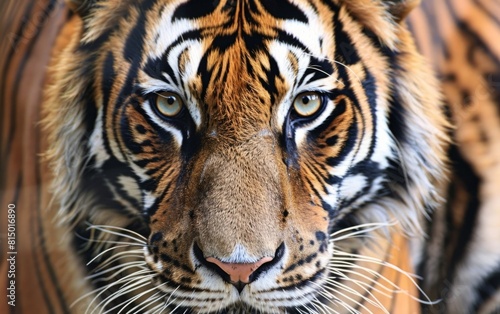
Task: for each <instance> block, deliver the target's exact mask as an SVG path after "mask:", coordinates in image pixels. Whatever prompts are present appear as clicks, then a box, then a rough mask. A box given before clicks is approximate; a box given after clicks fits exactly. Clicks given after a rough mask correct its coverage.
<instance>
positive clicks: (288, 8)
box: [260, 0, 309, 23]
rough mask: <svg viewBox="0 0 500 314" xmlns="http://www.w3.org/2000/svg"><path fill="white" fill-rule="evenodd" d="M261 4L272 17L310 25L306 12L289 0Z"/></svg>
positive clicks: (274, 0)
mask: <svg viewBox="0 0 500 314" xmlns="http://www.w3.org/2000/svg"><path fill="white" fill-rule="evenodd" d="M260 4H261V5H262V6H263V7H264V9H265V10H266V11H267V12H269V13H270V14H271V15H272V16H274V17H276V18H278V19H283V20H297V21H299V22H302V23H308V22H309V20H308V19H307V17H306V16H305V14H304V12H302V10H301V9H299V8H298V7H297V6H295V5H293V4H292V3H290V2H289V1H287V0H273V1H261V2H260Z"/></svg>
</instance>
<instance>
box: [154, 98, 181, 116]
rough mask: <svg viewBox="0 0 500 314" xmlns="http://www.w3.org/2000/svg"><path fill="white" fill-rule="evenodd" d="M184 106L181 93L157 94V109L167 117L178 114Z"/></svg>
mask: <svg viewBox="0 0 500 314" xmlns="http://www.w3.org/2000/svg"><path fill="white" fill-rule="evenodd" d="M183 106H184V104H183V102H182V99H181V97H180V96H179V95H177V94H174V93H171V92H162V93H157V94H156V109H158V112H159V113H161V114H162V115H164V116H165V117H169V118H171V117H174V116H176V115H177V114H178V113H179V112H180V111H181V109H182V107H183Z"/></svg>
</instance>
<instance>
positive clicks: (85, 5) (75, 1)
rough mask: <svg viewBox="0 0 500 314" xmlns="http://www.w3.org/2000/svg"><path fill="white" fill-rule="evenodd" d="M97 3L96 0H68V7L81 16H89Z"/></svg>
mask: <svg viewBox="0 0 500 314" xmlns="http://www.w3.org/2000/svg"><path fill="white" fill-rule="evenodd" d="M96 3H97V1H96V0H66V4H67V5H68V7H69V8H70V9H71V10H72V11H73V12H75V13H76V14H78V15H80V16H81V17H85V16H87V15H88V14H89V13H90V11H91V9H92V8H93V7H94V6H95V5H96Z"/></svg>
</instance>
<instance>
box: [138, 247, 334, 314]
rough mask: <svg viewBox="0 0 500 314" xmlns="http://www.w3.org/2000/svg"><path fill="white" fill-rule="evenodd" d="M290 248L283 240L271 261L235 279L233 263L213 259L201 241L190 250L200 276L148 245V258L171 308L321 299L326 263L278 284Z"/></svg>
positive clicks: (275, 308)
mask: <svg viewBox="0 0 500 314" xmlns="http://www.w3.org/2000/svg"><path fill="white" fill-rule="evenodd" d="M288 254H289V252H288V250H287V246H286V244H285V243H284V242H283V243H281V244H280V245H279V247H278V248H277V249H276V252H275V254H274V257H273V258H272V259H271V260H270V261H267V262H265V263H262V265H259V267H258V268H257V269H256V270H255V271H253V272H252V273H251V274H250V275H248V278H246V280H238V281H235V280H232V274H231V273H228V271H227V269H223V268H222V267H220V266H218V265H217V264H216V263H212V262H210V261H209V260H207V258H206V257H205V256H204V254H203V251H202V249H201V248H200V247H199V245H198V244H196V242H195V243H193V245H192V249H191V252H190V255H191V260H192V261H193V265H192V266H193V269H192V270H193V275H194V276H197V277H196V278H197V279H196V280H192V281H190V282H188V280H186V279H185V278H182V277H179V276H176V275H175V274H172V270H171V269H169V268H168V267H165V266H164V265H160V264H161V263H159V260H160V259H155V258H154V257H153V255H151V254H150V252H149V251H148V250H147V249H146V250H145V259H146V261H147V264H148V267H149V268H150V269H151V270H153V271H154V272H156V273H157V276H156V277H155V279H154V280H153V284H154V285H155V286H156V287H157V289H158V290H160V291H162V292H163V293H164V294H165V304H170V308H171V313H295V312H294V311H295V310H294V309H295V308H296V307H297V308H298V307H301V306H303V305H304V304H308V303H310V302H312V301H313V300H315V299H317V294H318V291H317V290H318V287H319V286H320V285H321V282H322V281H323V279H325V278H326V276H327V271H326V269H321V270H320V271H318V272H317V273H316V274H315V275H314V276H313V277H312V278H307V279H306V278H304V279H302V281H300V282H295V283H293V284H289V285H286V282H287V281H288V280H287V279H285V280H283V281H282V282H281V284H277V282H279V280H277V278H279V277H280V276H282V275H283V271H284V270H285V269H286V267H285V261H286V259H287V258H288ZM155 260H156V262H155ZM284 283H285V284H284ZM291 305H292V307H291ZM296 313H299V312H296Z"/></svg>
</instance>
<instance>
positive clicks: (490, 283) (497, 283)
mask: <svg viewBox="0 0 500 314" xmlns="http://www.w3.org/2000/svg"><path fill="white" fill-rule="evenodd" d="M475 290H476V291H477V294H478V298H477V299H476V300H475V301H474V303H473V305H472V308H473V309H474V310H473V311H472V312H473V313H479V309H480V307H481V305H482V304H486V303H487V302H488V301H489V300H491V298H493V297H494V296H495V295H496V294H497V293H498V292H500V263H499V264H497V266H496V268H494V269H493V271H492V272H491V273H490V274H489V275H488V277H486V278H484V279H483V281H482V282H481V283H480V284H479V285H477V287H476V289H475ZM497 306H500V305H497Z"/></svg>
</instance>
